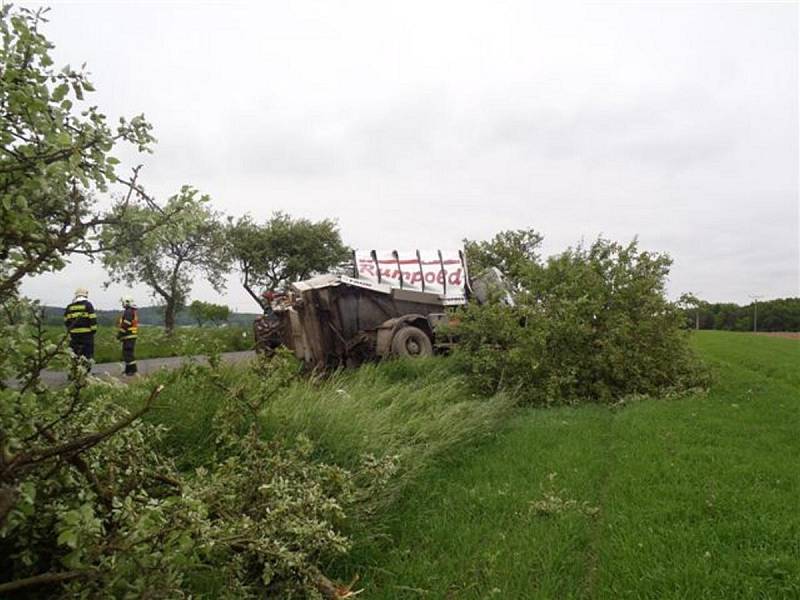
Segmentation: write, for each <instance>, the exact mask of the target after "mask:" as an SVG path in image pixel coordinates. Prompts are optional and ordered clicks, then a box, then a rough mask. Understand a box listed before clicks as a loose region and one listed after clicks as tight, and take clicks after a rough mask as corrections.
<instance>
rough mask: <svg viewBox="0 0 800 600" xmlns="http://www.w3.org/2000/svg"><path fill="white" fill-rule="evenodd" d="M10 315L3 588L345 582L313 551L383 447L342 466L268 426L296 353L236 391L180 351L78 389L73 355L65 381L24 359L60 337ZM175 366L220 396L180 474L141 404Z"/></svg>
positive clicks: (255, 590) (293, 587)
mask: <svg viewBox="0 0 800 600" xmlns="http://www.w3.org/2000/svg"><path fill="white" fill-rule="evenodd" d="M14 327H15V328H16V329H15V330H16V332H17V334H18V335H17V336H13V335H12V334H13V333H14V331H12V328H11V327H10V326H9V327H6V329H5V331H4V332H3V333H4V334H5V335H4V336H3V340H4V344H5V345H6V347H10V346H11V345H14V347H15V350H16V354H15V356H17V357H24V358H23V359H22V360H19V362H17V363H16V364H11V363H9V362H6V361H4V362H3V363H2V365H0V366H2V367H4V369H3V375H7V374H9V373H10V372H12V370H13V369H14V368H16V367H20V366H21V367H22V368H23V370H22V371H19V370H18V371H16V373H17V374H18V375H19V374H22V375H23V377H21V378H18V382H19V383H18V386H17V387H14V388H11V387H5V386H3V387H2V389H0V400H2V402H1V403H0V425H1V426H2V429H1V430H0V431H2V439H1V440H0V441H2V462H0V484H1V486H0V498H2V503H0V504H1V508H2V512H1V513H0V556H2V559H0V566H1V567H2V576H0V594H5V593H7V592H11V591H16V590H29V589H33V588H36V587H44V586H47V587H48V589H49V591H50V592H51V593H52V594H53V595H68V596H76V597H84V596H98V597H99V596H103V597H124V596H130V597H143V596H148V597H163V598H175V597H184V596H188V595H191V594H192V593H196V592H198V591H199V592H203V591H206V590H204V589H203V586H202V585H200V586H199V589H194V588H196V587H197V586H198V581H202V577H200V576H199V574H201V573H203V572H208V571H211V572H214V573H215V574H216V575H215V579H217V580H222V581H224V582H225V589H224V590H218V593H217V594H214V595H224V594H227V595H228V596H229V597H237V598H242V597H262V596H264V595H277V596H280V597H319V596H320V595H321V596H324V597H338V596H339V595H340V593H342V591H343V590H342V589H341V588H338V587H337V586H335V585H334V584H333V583H332V582H330V581H329V580H328V579H327V578H326V577H325V576H324V575H323V574H322V573H321V571H320V570H319V567H318V565H320V564H323V563H326V562H327V561H329V560H330V559H331V558H333V557H335V556H337V555H339V554H341V553H343V552H345V551H346V550H347V549H348V547H349V540H348V538H347V536H346V535H345V534H344V533H342V531H341V527H342V525H343V524H344V522H345V520H346V518H347V516H348V514H349V512H350V511H351V509H352V508H353V507H354V506H355V505H357V504H359V503H361V502H363V501H364V498H369V497H371V496H373V495H376V494H378V493H379V490H380V488H381V487H382V486H385V485H386V483H387V481H388V480H389V479H390V478H391V477H392V476H393V474H394V471H395V468H396V465H395V459H394V457H385V458H383V459H376V458H374V457H372V456H367V455H365V456H363V457H361V458H360V459H359V461H358V462H357V463H354V466H353V468H351V469H349V470H348V469H344V468H342V467H340V466H336V465H332V464H327V463H325V462H322V461H320V460H318V459H316V458H315V457H314V448H313V445H312V444H311V443H310V442H309V441H308V439H307V438H306V437H303V436H297V437H296V438H294V439H285V438H280V439H278V438H276V437H275V438H273V439H271V440H267V439H265V438H264V436H263V435H262V433H261V423H262V421H261V418H260V414H261V413H262V411H263V410H264V408H265V407H266V406H267V404H268V403H269V402H271V401H273V400H274V398H275V396H276V395H277V394H278V393H279V392H281V391H282V390H283V389H284V388H285V386H286V385H287V383H288V382H289V381H290V380H291V379H292V376H293V373H295V372H296V370H297V367H296V364H294V362H293V359H290V358H289V357H288V356H287V355H286V354H278V355H277V356H276V357H275V358H273V359H272V360H270V361H262V362H260V363H256V365H255V368H256V372H255V373H254V377H253V381H256V382H257V384H256V385H253V386H250V387H249V388H247V389H246V390H245V389H242V388H241V387H229V386H227V385H226V384H225V383H224V382H222V381H220V380H219V377H218V375H217V374H216V372H215V371H214V370H213V369H210V370H209V369H201V368H199V367H193V366H189V367H187V368H185V369H183V370H182V371H181V372H179V373H177V374H173V375H164V376H163V377H164V380H163V381H162V382H161V383H158V384H154V383H152V382H151V383H147V382H144V383H142V384H140V385H138V386H133V387H130V388H126V387H124V386H122V385H121V384H120V385H117V384H96V385H93V386H91V387H89V388H87V387H86V386H87V380H86V369H85V364H83V363H82V362H80V360H73V363H72V366H73V369H72V381H71V383H70V386H69V387H68V388H66V389H64V390H50V389H47V388H45V387H44V386H42V385H40V384H39V383H38V380H37V378H36V377H35V376H33V377H30V378H27V377H25V376H24V373H25V372H32V371H30V370H28V371H25V369H29V368H30V365H31V364H33V362H31V361H34V362H36V361H39V357H40V355H39V354H38V353H39V352H40V351H44V352H46V353H47V354H46V355H41V356H44V357H45V358H46V357H47V356H50V355H53V354H56V353H57V352H58V348H57V347H55V346H53V345H51V344H48V343H47V342H45V341H43V340H44V338H43V336H41V335H39V336H35V335H32V334H33V333H34V332H32V331H30V328H29V327H28V326H21V325H18V326H14ZM38 329H39V333H40V334H41V331H42V328H41V327H39V328H38ZM31 340H33V341H31ZM36 340H38V341H39V342H41V343H39V342H37V341H36ZM4 349H6V348H4ZM26 352H27V356H26ZM5 356H8V355H5ZM46 362H47V361H46V360H42V361H40V362H36V364H44V363H46ZM26 365H27V366H26ZM176 377H179V378H192V377H197V378H199V379H201V380H202V381H203V383H204V385H213V384H214V383H215V382H216V383H217V384H218V385H217V391H218V396H219V398H220V401H219V409H218V411H217V413H216V414H215V415H214V418H213V420H212V430H213V432H214V434H215V435H214V439H213V441H212V444H213V448H214V449H213V451H212V454H211V456H210V457H209V460H208V466H207V467H205V468H198V469H197V470H196V471H195V472H194V473H189V474H186V473H184V474H182V473H180V472H178V471H177V470H176V468H175V466H174V464H173V460H172V458H171V457H170V456H169V455H168V454H167V453H165V452H163V447H164V445H163V435H164V432H165V428H164V427H163V426H161V425H157V424H153V423H152V422H147V421H143V420H141V419H140V417H141V416H142V415H143V414H144V413H145V411H146V410H148V409H149V408H150V407H151V406H152V405H153V404H154V402H155V401H156V399H157V397H158V396H159V394H160V393H161V391H162V390H163V389H164V387H165V385H166V386H169V385H171V384H173V385H174V378H176ZM170 379H173V380H172V381H170ZM128 407H135V409H133V410H131V409H129V408H128ZM223 592H224V594H223Z"/></svg>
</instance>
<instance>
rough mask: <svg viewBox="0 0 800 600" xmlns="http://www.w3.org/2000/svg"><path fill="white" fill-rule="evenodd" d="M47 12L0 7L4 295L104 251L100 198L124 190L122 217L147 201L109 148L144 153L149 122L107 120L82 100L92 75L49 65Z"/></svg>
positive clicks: (0, 262) (0, 285) (0, 284)
mask: <svg viewBox="0 0 800 600" xmlns="http://www.w3.org/2000/svg"><path fill="white" fill-rule="evenodd" d="M45 13H46V11H45V10H41V9H40V10H36V11H34V10H30V9H26V8H12V6H10V5H8V4H6V5H4V6H2V7H0V36H1V38H2V42H1V45H0V64H2V69H0V114H2V118H0V229H1V230H2V231H3V235H2V237H1V238H0V278H1V279H0V297H3V296H7V295H8V294H13V293H14V292H15V291H16V288H17V286H18V284H19V282H20V281H21V280H22V279H23V278H24V277H25V276H27V275H33V274H37V273H42V272H45V271H52V270H59V269H61V268H63V267H64V264H65V262H64V257H65V256H66V255H67V254H74V253H93V252H97V251H98V250H99V248H98V246H97V238H96V236H95V234H96V233H97V229H98V227H99V226H101V225H102V224H103V223H105V222H106V217H105V216H103V215H101V214H99V213H98V211H97V210H96V198H97V194H100V193H104V192H107V191H109V186H110V185H112V184H122V185H123V186H126V188H127V189H126V192H127V195H126V200H125V201H124V203H123V205H122V206H121V210H120V211H119V212H118V215H117V216H119V215H120V214H121V213H123V212H125V211H124V209H125V208H127V207H130V206H131V204H132V203H133V202H134V201H135V200H137V199H142V198H141V197H140V195H139V194H138V192H139V191H140V189H141V188H140V187H139V186H138V185H137V184H136V175H137V174H138V170H136V171H135V173H134V176H133V177H132V178H130V179H127V180H124V179H122V178H120V177H118V176H117V174H116V165H117V164H118V163H119V160H118V159H116V158H115V157H114V156H113V155H112V154H111V152H112V151H113V150H114V149H115V147H116V145H117V144H118V143H120V142H127V143H130V144H133V145H134V146H135V147H136V148H137V149H138V150H139V151H148V150H149V148H150V145H151V144H152V143H153V142H154V139H153V137H152V135H151V133H150V132H151V126H150V124H149V123H148V122H147V121H146V120H145V119H144V117H143V116H141V115H140V116H136V117H133V118H132V119H126V118H121V119H120V120H119V123H118V124H117V125H116V126H112V125H110V124H109V121H108V119H107V117H106V116H105V115H104V114H103V113H101V112H100V110H99V109H98V107H96V106H92V105H87V104H86V103H85V102H84V100H85V96H86V94H87V93H90V92H93V91H94V87H93V86H92V84H91V83H90V81H89V78H88V76H87V73H86V72H85V71H84V70H83V69H81V70H75V69H73V68H72V67H70V66H69V65H67V66H66V67H64V68H62V69H56V68H55V67H53V60H52V58H51V57H50V51H51V49H52V48H53V44H51V43H50V42H49V41H48V40H47V38H46V37H45V36H44V35H43V34H42V33H41V32H40V26H41V24H42V23H43V22H45V18H44V15H45Z"/></svg>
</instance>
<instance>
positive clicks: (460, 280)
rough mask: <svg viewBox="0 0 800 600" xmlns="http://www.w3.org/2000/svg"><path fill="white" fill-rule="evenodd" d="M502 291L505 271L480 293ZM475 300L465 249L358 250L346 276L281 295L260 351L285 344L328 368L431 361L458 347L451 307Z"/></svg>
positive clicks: (262, 324) (262, 325)
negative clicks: (402, 359) (395, 359)
mask: <svg viewBox="0 0 800 600" xmlns="http://www.w3.org/2000/svg"><path fill="white" fill-rule="evenodd" d="M495 271H496V269H495ZM498 277H500V279H498ZM495 280H497V281H499V282H500V283H499V284H495V283H493V282H494V281H495ZM498 285H501V286H502V277H501V276H500V275H499V272H497V273H490V274H489V275H488V276H485V277H484V278H483V279H481V282H480V285H477V286H476V287H477V288H478V295H479V296H485V295H486V294H488V293H490V291H491V290H496V289H498V287H497V286H498ZM504 293H506V295H507V292H504ZM471 297H474V293H473V290H472V288H471V286H470V278H469V272H468V269H467V263H466V260H465V256H464V252H463V250H461V249H453V250H434V251H420V250H413V251H398V250H391V251H383V252H379V251H376V250H371V251H356V252H354V253H353V256H352V265H350V266H349V267H348V268H347V269H346V270H344V269H343V270H342V272H339V273H327V274H324V275H319V276H317V277H313V278H311V279H307V280H305V281H299V282H296V283H293V284H292V285H291V286H290V287H289V289H288V290H287V291H286V292H285V293H284V294H282V295H278V296H275V297H274V298H275V300H274V301H273V302H272V303H271V305H270V306H269V308H268V310H267V312H266V313H265V315H264V316H262V317H260V318H259V319H257V320H256V322H255V325H254V330H255V339H256V348H257V350H260V351H267V352H268V351H270V350H272V349H274V348H275V347H277V346H278V345H283V346H285V347H287V348H289V349H290V350H291V351H293V352H294V354H295V356H297V358H299V359H300V360H302V361H303V362H305V363H306V364H307V365H309V366H310V367H313V368H323V369H324V368H336V367H339V366H355V365H358V364H360V363H362V362H364V361H366V360H372V359H376V358H383V357H387V356H409V357H415V356H430V355H432V354H433V353H434V352H437V351H442V350H445V349H447V348H449V347H450V346H451V345H452V344H453V339H452V336H451V335H450V334H449V333H448V332H447V330H445V328H443V325H446V324H448V323H449V322H450V316H449V314H448V308H449V307H455V306H462V305H464V304H466V303H467V302H468V301H469V299H470V298H471ZM479 299H480V298H479ZM508 301H510V296H509V297H508Z"/></svg>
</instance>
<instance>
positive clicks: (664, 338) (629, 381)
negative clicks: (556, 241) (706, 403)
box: [456, 239, 707, 404]
mask: <svg viewBox="0 0 800 600" xmlns="http://www.w3.org/2000/svg"><path fill="white" fill-rule="evenodd" d="M670 264H671V260H670V258H669V257H668V256H666V255H664V254H658V253H652V252H647V251H642V250H640V249H639V248H638V245H637V243H636V241H633V242H631V243H630V244H627V245H621V244H618V243H614V242H610V241H607V240H603V239H598V240H597V241H595V242H594V243H593V244H591V245H590V246H588V247H586V246H578V247H576V248H571V249H569V250H567V251H566V252H564V253H562V254H560V255H557V256H554V257H551V258H549V259H548V260H547V261H546V262H544V263H542V262H540V261H539V260H538V259H530V260H527V261H526V262H525V264H523V265H520V264H517V265H516V266H515V274H517V278H516V281H515V283H516V284H517V286H518V288H519V289H520V290H521V291H520V292H519V293H518V294H517V295H516V300H517V304H516V306H514V307H508V306H503V305H501V304H497V303H495V304H486V305H483V306H477V305H472V306H469V307H467V308H466V309H464V310H463V313H462V314H461V320H460V324H459V329H458V333H459V336H460V345H459V348H458V350H457V351H456V357H457V360H458V363H459V365H460V366H461V368H462V369H464V370H465V371H466V372H467V373H468V374H469V376H470V379H471V381H472V382H473V384H474V385H476V386H477V387H478V388H479V389H481V390H482V391H484V392H494V391H496V390H497V389H499V388H504V387H505V388H513V389H514V390H515V391H516V393H517V395H518V397H519V398H520V399H521V401H523V402H527V403H532V404H559V403H567V404H569V403H578V402H585V401H593V402H614V401H616V400H618V399H619V398H622V397H624V396H627V395H630V394H645V395H661V394H665V393H669V392H679V391H684V390H687V389H690V388H693V387H702V386H704V385H705V384H706V383H707V375H706V372H705V370H704V368H703V366H702V365H701V364H700V363H699V361H698V359H697V358H696V357H695V356H694V354H693V353H692V351H691V349H690V348H689V346H688V339H687V333H686V331H684V330H683V329H682V325H683V321H684V320H683V316H682V314H681V312H680V310H679V309H678V307H676V306H675V305H674V304H673V303H671V302H670V301H669V300H667V298H666V294H665V282H666V278H667V275H668V273H669V267H670Z"/></svg>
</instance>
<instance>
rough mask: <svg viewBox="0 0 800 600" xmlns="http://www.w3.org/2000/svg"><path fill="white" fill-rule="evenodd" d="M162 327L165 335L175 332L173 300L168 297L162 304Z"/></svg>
mask: <svg viewBox="0 0 800 600" xmlns="http://www.w3.org/2000/svg"><path fill="white" fill-rule="evenodd" d="M164 329H165V330H166V332H167V335H172V334H173V333H174V332H175V300H174V299H173V298H170V299H169V300H167V303H166V304H165V305H164Z"/></svg>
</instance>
